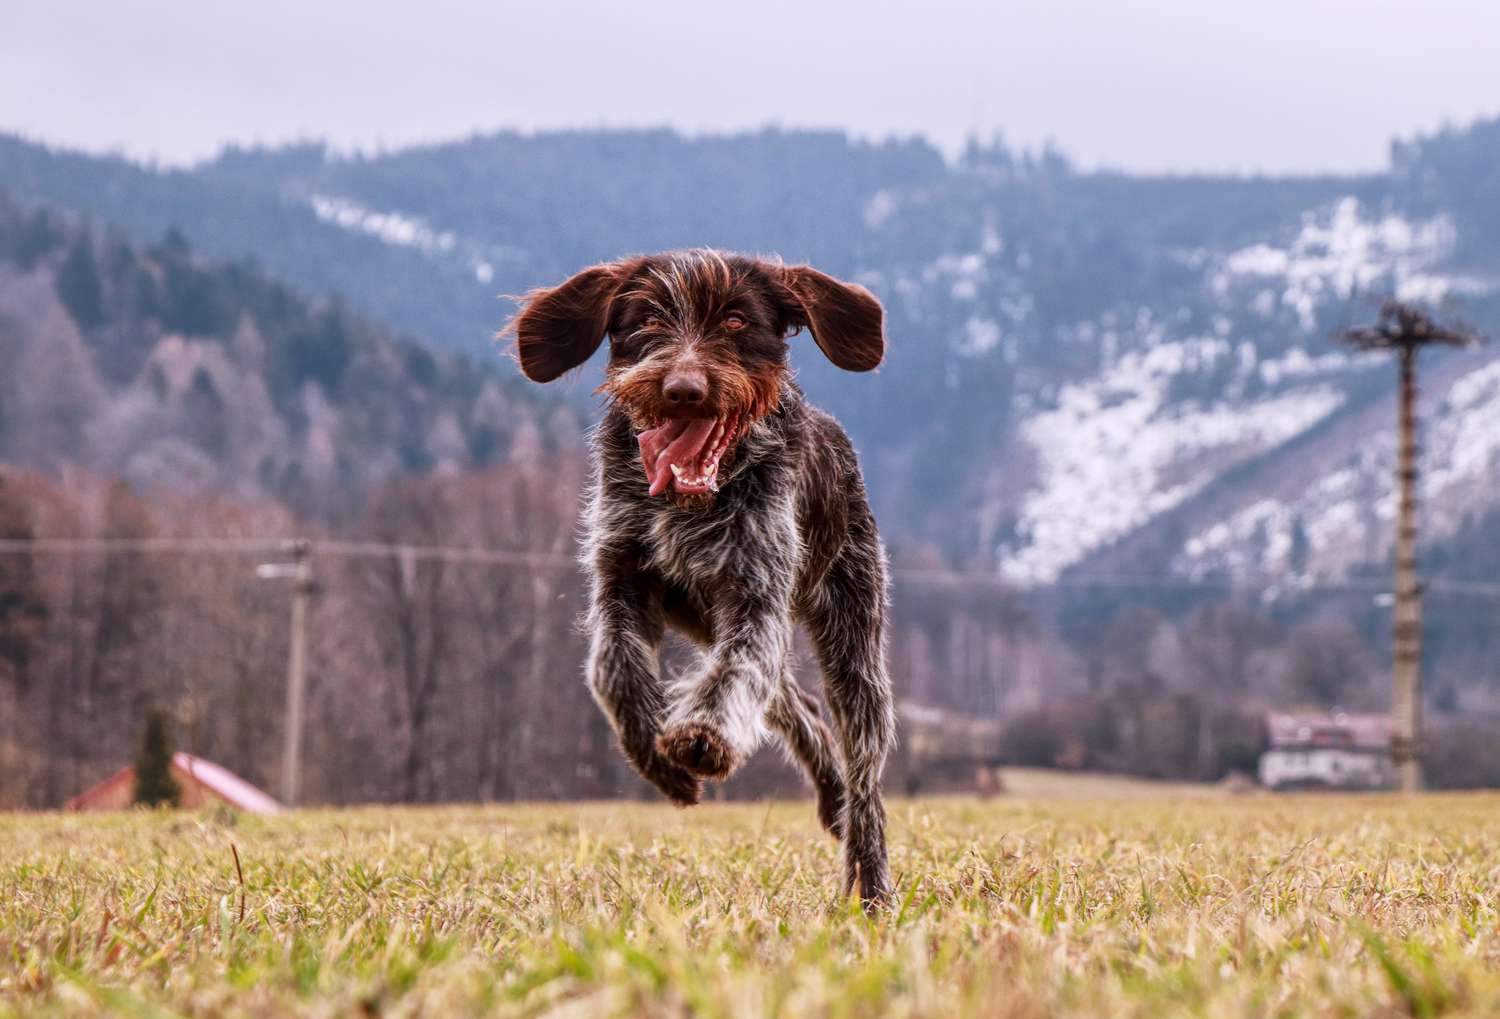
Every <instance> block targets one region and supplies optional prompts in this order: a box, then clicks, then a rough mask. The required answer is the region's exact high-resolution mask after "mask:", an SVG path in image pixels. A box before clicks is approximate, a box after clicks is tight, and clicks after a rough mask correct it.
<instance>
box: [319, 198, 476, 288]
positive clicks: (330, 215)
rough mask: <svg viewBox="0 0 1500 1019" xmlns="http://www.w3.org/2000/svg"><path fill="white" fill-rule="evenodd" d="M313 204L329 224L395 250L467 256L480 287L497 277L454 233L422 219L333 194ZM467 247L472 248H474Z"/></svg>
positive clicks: (320, 217) (444, 255) (431, 254)
mask: <svg viewBox="0 0 1500 1019" xmlns="http://www.w3.org/2000/svg"><path fill="white" fill-rule="evenodd" d="M309 203H310V204H311V205H312V209H313V213H314V214H315V215H316V216H317V217H318V218H319V219H321V220H323V221H324V222H325V223H332V224H334V225H335V226H338V227H342V228H343V229H345V230H351V231H354V232H356V233H362V234H368V235H369V236H371V237H374V238H375V239H376V240H379V241H381V242H382V243H385V244H390V245H392V246H394V247H401V248H414V249H415V250H417V251H420V252H421V253H422V254H424V255H429V256H443V257H453V256H463V257H465V260H466V261H467V263H468V267H469V270H470V271H471V272H473V274H474V280H475V282H477V283H480V284H486V283H489V282H490V281H491V280H493V279H494V277H495V268H494V266H493V265H491V264H490V263H489V262H488V261H487V260H486V259H484V258H482V257H478V256H477V255H474V254H473V252H472V251H469V252H460V250H459V249H460V243H459V239H458V237H457V236H456V235H455V234H454V233H453V232H452V231H451V230H434V229H433V228H432V227H431V226H430V225H428V223H427V221H426V220H424V219H422V218H421V217H420V216H409V215H407V214H406V213H402V212H381V211H379V210H376V209H369V208H366V207H365V206H363V205H360V204H359V203H358V202H355V201H352V200H350V199H348V198H340V197H336V196H329V195H313V196H312V198H311V199H309ZM466 247H469V248H472V245H468V246H466Z"/></svg>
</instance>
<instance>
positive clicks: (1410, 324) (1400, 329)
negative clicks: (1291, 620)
mask: <svg viewBox="0 0 1500 1019" xmlns="http://www.w3.org/2000/svg"><path fill="white" fill-rule="evenodd" d="M1337 339H1338V340H1339V341H1340V342H1342V343H1346V344H1348V345H1350V346H1352V347H1355V348H1356V349H1359V350H1384V351H1391V352H1394V353H1395V355H1396V360H1397V363H1398V365H1399V366H1400V371H1401V388H1400V412H1399V426H1400V445H1399V452H1398V456H1397V464H1396V484H1397V487H1398V489H1399V492H1400V505H1399V510H1398V516H1397V520H1396V611H1395V623H1394V626H1393V629H1392V645H1393V649H1392V650H1393V659H1394V666H1395V675H1394V682H1395V690H1394V692H1393V696H1392V704H1391V708H1392V714H1393V715H1394V716H1395V725H1396V733H1395V738H1394V740H1393V741H1392V744H1391V756H1392V758H1393V759H1394V761H1395V764H1396V772H1397V777H1398V779H1399V781H1400V783H1401V788H1402V789H1404V790H1406V791H1407V792H1415V791H1416V790H1418V789H1420V788H1421V787H1422V747H1421V732H1422V585H1421V581H1420V580H1419V579H1418V577H1417V355H1418V354H1420V353H1421V352H1422V351H1423V350H1424V349H1426V348H1427V347H1433V346H1448V347H1467V346H1470V345H1472V344H1475V343H1478V342H1479V341H1480V337H1479V336H1478V335H1477V334H1475V333H1472V332H1469V331H1466V330H1463V329H1456V328H1444V327H1443V326H1440V325H1438V324H1437V323H1436V322H1434V321H1433V320H1432V318H1431V317H1430V316H1428V315H1427V314H1426V313H1425V312H1423V311H1421V310H1420V309H1418V308H1415V307H1413V306H1412V305H1409V304H1403V303H1401V302H1400V301H1394V300H1391V301H1386V302H1385V304H1384V305H1382V306H1381V309H1380V318H1379V321H1378V322H1377V323H1376V324H1375V325H1373V326H1366V327H1364V328H1361V329H1349V330H1346V331H1344V332H1342V333H1340V334H1339V335H1338V337H1337Z"/></svg>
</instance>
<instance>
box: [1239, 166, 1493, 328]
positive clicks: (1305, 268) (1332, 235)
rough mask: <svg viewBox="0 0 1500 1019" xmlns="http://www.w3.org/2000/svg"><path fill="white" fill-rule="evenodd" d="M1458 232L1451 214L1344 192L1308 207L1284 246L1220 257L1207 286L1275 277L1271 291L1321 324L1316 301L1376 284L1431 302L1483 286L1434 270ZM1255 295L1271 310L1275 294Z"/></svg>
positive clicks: (1258, 283) (1309, 321) (1307, 322)
mask: <svg viewBox="0 0 1500 1019" xmlns="http://www.w3.org/2000/svg"><path fill="white" fill-rule="evenodd" d="M1455 236H1456V234H1455V230H1454V225H1453V221H1452V219H1451V218H1449V217H1448V216H1435V217H1433V218H1431V219H1426V220H1417V221H1413V220H1408V219H1406V218H1405V217H1402V216H1399V215H1397V214H1395V213H1392V212H1387V213H1384V214H1383V215H1366V214H1365V212H1364V210H1363V209H1362V208H1361V206H1360V203H1359V200H1358V199H1356V198H1354V197H1352V196H1350V197H1345V198H1341V199H1339V200H1338V201H1337V202H1335V203H1334V204H1333V205H1332V206H1330V207H1328V208H1325V209H1322V210H1319V211H1316V212H1310V213H1307V214H1306V215H1305V216H1304V217H1303V220H1302V225H1301V228H1300V229H1299V230H1298V232H1297V234H1296V235H1295V236H1294V237H1293V238H1292V239H1291V241H1290V243H1288V244H1287V245H1286V246H1285V247H1277V246H1275V245H1271V244H1255V245H1251V246H1250V247H1246V248H1241V249H1239V250H1237V251H1233V252H1230V253H1229V254H1228V255H1225V256H1223V258H1222V260H1221V263H1220V267H1219V270H1218V271H1217V272H1215V273H1212V274H1211V276H1210V287H1211V288H1212V290H1213V291H1214V293H1215V294H1217V295H1220V296H1223V295H1225V294H1227V293H1228V292H1229V291H1230V289H1231V288H1232V287H1235V286H1237V285H1247V286H1252V287H1256V288H1265V287H1267V285H1268V284H1272V286H1271V290H1270V292H1271V293H1272V294H1273V295H1274V297H1276V298H1279V300H1280V302H1281V304H1282V305H1284V306H1286V307H1288V308H1290V309H1291V310H1292V311H1293V312H1295V314H1296V315H1297V318H1298V320H1299V322H1300V323H1301V325H1302V328H1304V329H1307V330H1311V329H1313V328H1314V327H1315V326H1316V322H1317V319H1316V312H1317V310H1318V307H1319V305H1320V304H1323V303H1326V302H1327V301H1329V300H1330V299H1335V300H1340V301H1347V300H1349V299H1350V298H1351V297H1354V296H1355V295H1357V294H1362V293H1370V292H1372V291H1376V290H1381V291H1394V292H1395V294H1396V296H1398V297H1400V298H1401V299H1403V300H1419V301H1428V302H1432V301H1438V300H1441V299H1442V298H1443V297H1446V296H1448V295H1449V294H1452V293H1463V294H1470V295H1473V294H1482V293H1485V292H1486V291H1487V290H1488V285H1487V284H1486V283H1484V282H1483V281H1480V280H1475V279H1469V278H1466V277H1460V276H1449V275H1443V274H1441V273H1438V272H1435V271H1433V270H1434V267H1435V266H1436V265H1437V264H1438V263H1440V262H1441V261H1442V260H1443V259H1444V258H1446V257H1447V256H1448V255H1449V254H1450V253H1451V252H1452V250H1453V244H1454V239H1455ZM1265 292H1266V291H1264V289H1262V293H1265ZM1258 300H1259V303H1258V304H1257V305H1256V306H1257V308H1260V309H1262V310H1263V311H1265V312H1269V310H1270V300H1271V299H1270V298H1264V299H1258Z"/></svg>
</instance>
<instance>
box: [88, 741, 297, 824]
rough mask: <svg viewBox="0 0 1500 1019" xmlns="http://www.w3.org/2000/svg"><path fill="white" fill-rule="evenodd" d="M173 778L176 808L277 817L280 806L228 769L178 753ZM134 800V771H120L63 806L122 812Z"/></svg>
mask: <svg viewBox="0 0 1500 1019" xmlns="http://www.w3.org/2000/svg"><path fill="white" fill-rule="evenodd" d="M171 772H172V777H173V778H174V779H176V780H177V785H178V786H179V787H180V788H181V790H182V799H181V800H180V801H179V804H178V805H179V806H182V807H188V808H196V807H213V806H218V805H221V804H222V805H224V806H229V807H233V808H234V809H235V810H243V811H245V812H246V813H247V814H278V813H280V812H281V804H279V803H277V802H276V801H275V800H273V799H271V797H269V796H267V795H266V794H265V793H263V792H261V791H260V790H259V789H257V788H255V786H253V785H251V784H250V783H249V782H246V781H245V780H244V779H242V778H240V777H239V776H238V775H236V774H235V773H234V772H232V771H230V770H229V769H228V768H224V767H221V766H219V765H217V764H215V763H213V762H212V761H205V760H204V759H203V758H201V757H194V756H193V755H192V754H184V753H181V752H178V753H175V754H173V755H172V765H171ZM134 800H135V768H133V767H132V768H122V769H121V770H119V771H117V772H115V773H114V774H113V775H111V776H110V777H109V778H107V779H105V780H104V781H103V782H100V783H99V784H98V785H96V786H94V787H93V788H92V789H89V790H88V791H86V792H82V793H79V794H78V795H77V796H75V797H73V798H72V799H71V800H69V801H68V802H67V804H66V805H65V809H67V810H125V809H126V808H128V807H129V806H130V805H131V804H132V803H133V802H134Z"/></svg>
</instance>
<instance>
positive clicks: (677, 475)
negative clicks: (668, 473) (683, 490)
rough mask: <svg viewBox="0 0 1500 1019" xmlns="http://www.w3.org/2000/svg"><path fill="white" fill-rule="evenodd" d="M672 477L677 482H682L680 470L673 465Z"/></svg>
mask: <svg viewBox="0 0 1500 1019" xmlns="http://www.w3.org/2000/svg"><path fill="white" fill-rule="evenodd" d="M672 476H673V477H674V478H676V479H677V480H678V481H681V480H682V468H681V467H678V466H677V465H676V464H673V465H672Z"/></svg>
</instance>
